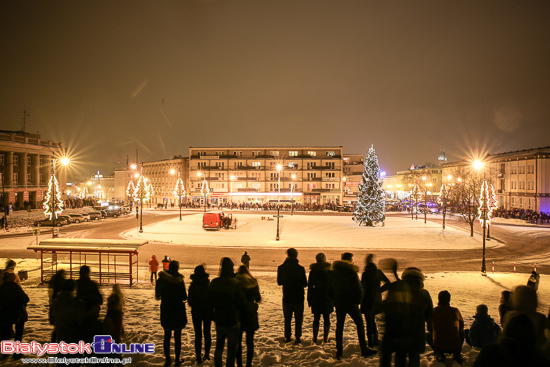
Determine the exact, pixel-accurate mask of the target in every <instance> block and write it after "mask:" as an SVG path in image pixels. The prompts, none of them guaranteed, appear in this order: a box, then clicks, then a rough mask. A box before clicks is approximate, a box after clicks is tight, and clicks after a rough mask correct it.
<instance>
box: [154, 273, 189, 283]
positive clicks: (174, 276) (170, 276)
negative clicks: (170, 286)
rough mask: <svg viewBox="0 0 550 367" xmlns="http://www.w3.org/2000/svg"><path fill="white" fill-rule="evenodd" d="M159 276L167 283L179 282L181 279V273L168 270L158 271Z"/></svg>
mask: <svg viewBox="0 0 550 367" xmlns="http://www.w3.org/2000/svg"><path fill="white" fill-rule="evenodd" d="M159 278H160V279H163V280H166V281H167V282H169V283H174V284H177V283H181V282H182V281H183V275H182V274H180V273H173V272H171V271H170V270H163V271H161V272H160V273H159Z"/></svg>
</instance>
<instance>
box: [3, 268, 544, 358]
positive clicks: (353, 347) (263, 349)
mask: <svg viewBox="0 0 550 367" xmlns="http://www.w3.org/2000/svg"><path fill="white" fill-rule="evenodd" d="M1 260H5V259H1ZM16 261H17V262H18V266H17V270H21V269H25V270H28V271H29V276H30V277H29V280H27V281H24V282H23V287H24V289H25V291H26V292H27V294H28V295H29V297H30V299H31V301H30V303H29V306H28V311H29V322H28V323H27V324H26V329H25V336H24V341H32V340H36V341H38V342H41V343H44V342H47V341H48V340H49V337H50V333H51V326H50V325H49V324H48V317H47V309H48V307H47V304H48V302H47V297H48V296H47V288H46V287H44V286H39V285H38V279H39V263H38V261H37V260H25V259H16ZM207 271H208V272H209V273H210V275H211V279H212V278H213V277H215V276H217V271H218V269H213V268H208V269H207ZM140 274H142V276H143V277H144V278H143V279H141V282H140V284H139V285H137V286H134V287H132V288H129V287H125V288H123V292H124V294H125V297H126V310H125V315H124V325H125V330H126V335H125V337H124V339H125V340H124V342H127V343H139V342H148V343H151V342H152V343H155V345H156V349H155V354H154V355H133V356H131V357H132V364H131V365H132V366H149V365H157V366H159V365H162V364H163V363H164V357H163V355H162V328H161V326H160V321H159V302H158V301H156V300H155V299H154V296H153V293H154V291H153V287H152V286H151V285H150V284H149V283H148V282H147V279H145V277H146V276H147V274H146V272H145V271H144V272H140ZM183 274H184V276H185V282H186V285H187V286H189V275H190V274H191V269H184V270H183ZM254 275H255V276H256V277H257V278H258V281H259V284H260V291H261V294H262V298H263V301H262V303H261V305H260V308H259V316H260V329H259V330H258V331H257V334H256V356H255V359H254V363H253V365H254V366H262V367H267V366H280V367H286V366H311V367H314V366H315V367H317V366H339V367H344V366H353V367H355V366H378V363H379V360H378V356H374V357H370V358H366V359H365V358H362V357H360V351H359V346H358V343H357V335H356V332H355V329H354V325H353V324H352V323H351V320H347V323H346V326H345V337H344V358H343V359H342V360H340V361H338V360H336V359H335V358H334V356H335V352H336V346H335V341H334V327H335V314H333V315H332V329H331V339H330V341H329V342H328V343H327V344H322V343H319V344H314V343H313V342H312V340H311V335H312V334H311V333H312V331H311V330H312V326H311V324H312V321H313V318H312V315H311V313H310V312H309V309H307V308H306V312H305V319H304V329H303V330H304V338H303V339H304V340H303V342H302V344H301V345H299V346H295V345H294V344H293V343H289V344H287V343H284V342H283V314H282V310H281V289H280V287H278V286H277V284H276V274H275V272H273V271H266V272H261V273H256V274H254ZM526 281H527V275H526V274H494V275H492V274H490V275H488V276H487V277H482V276H481V275H480V274H479V273H477V272H476V273H434V274H426V281H425V288H426V289H427V290H428V291H429V292H430V293H431V295H432V299H433V301H434V304H437V295H438V293H439V292H440V291H441V290H445V289H446V290H448V291H449V292H450V293H451V295H452V298H451V305H453V306H455V307H458V308H459V309H460V311H461V312H462V315H463V317H464V319H465V322H466V326H467V327H468V326H469V325H470V324H471V323H472V321H473V318H472V316H473V315H474V314H475V308H476V306H477V305H478V304H481V303H485V304H487V305H488V306H489V314H490V315H492V316H493V317H496V318H497V319H498V312H497V307H498V303H499V297H500V292H501V291H502V290H505V289H511V288H512V287H513V286H515V285H518V284H525V283H526ZM548 282H550V277H548V276H545V275H542V276H541V286H540V289H539V291H538V294H539V299H540V300H541V301H542V302H541V305H540V311H541V312H543V313H545V314H546V313H547V312H548V305H549V301H550V287H549V286H547V284H549V283H548ZM102 292H103V294H104V296H108V295H109V293H110V289H109V287H103V288H102ZM104 311H105V310H103V312H102V314H103V313H104ZM187 312H188V317H189V320H190V319H191V318H190V316H191V315H190V310H189V308H188V310H187ZM378 321H379V327H380V328H381V329H382V328H383V324H382V322H381V320H378ZM478 353H479V351H478V350H477V349H472V348H470V347H469V346H467V345H465V346H464V348H463V356H464V364H463V366H472V364H473V361H474V359H475V357H476V356H477V354H478ZM212 354H213V350H212ZM182 358H183V360H184V365H187V366H189V365H193V364H194V349H193V328H192V326H191V325H189V324H188V325H187V327H186V328H185V329H184V330H183V350H182ZM4 365H10V366H11V365H20V362H14V361H12V360H11V359H9V360H8V361H7V362H6V363H5V364H4ZM204 366H213V361H212V360H211V361H207V362H205V363H204ZM421 366H423V367H443V366H444V364H442V363H440V362H437V361H435V359H434V356H433V353H432V352H431V350H430V348H429V347H427V351H426V353H425V354H423V355H422V356H421Z"/></svg>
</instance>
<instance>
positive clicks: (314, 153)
mask: <svg viewBox="0 0 550 367" xmlns="http://www.w3.org/2000/svg"><path fill="white" fill-rule="evenodd" d="M307 155H309V156H310V157H317V152H316V151H313V150H310V151H309V152H307Z"/></svg>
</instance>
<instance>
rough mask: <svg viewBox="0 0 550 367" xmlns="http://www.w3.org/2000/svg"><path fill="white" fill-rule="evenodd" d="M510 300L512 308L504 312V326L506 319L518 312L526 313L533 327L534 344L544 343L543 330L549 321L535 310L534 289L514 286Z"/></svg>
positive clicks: (546, 327)
mask: <svg viewBox="0 0 550 367" xmlns="http://www.w3.org/2000/svg"><path fill="white" fill-rule="evenodd" d="M511 301H512V307H513V310H512V311H508V312H507V313H506V316H505V317H504V327H506V323H507V322H508V320H510V319H511V318H512V317H514V316H515V315H517V314H518V313H524V314H526V315H527V316H529V319H531V322H532V323H533V327H534V328H535V335H536V337H537V339H536V344H537V345H538V346H541V347H542V346H543V345H544V344H546V336H545V330H546V329H548V328H549V323H548V319H547V318H546V316H545V315H544V314H542V313H540V312H537V306H538V301H537V292H536V291H535V289H533V288H532V287H529V286H526V285H519V286H517V287H514V289H513V290H512V295H511Z"/></svg>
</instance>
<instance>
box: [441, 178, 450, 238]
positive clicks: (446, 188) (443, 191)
mask: <svg viewBox="0 0 550 367" xmlns="http://www.w3.org/2000/svg"><path fill="white" fill-rule="evenodd" d="M452 179H453V176H451V175H448V176H447V182H443V184H442V185H441V190H440V193H439V198H438V201H439V203H440V204H443V229H445V216H446V215H447V197H448V195H449V188H450V181H451V180H452Z"/></svg>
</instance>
